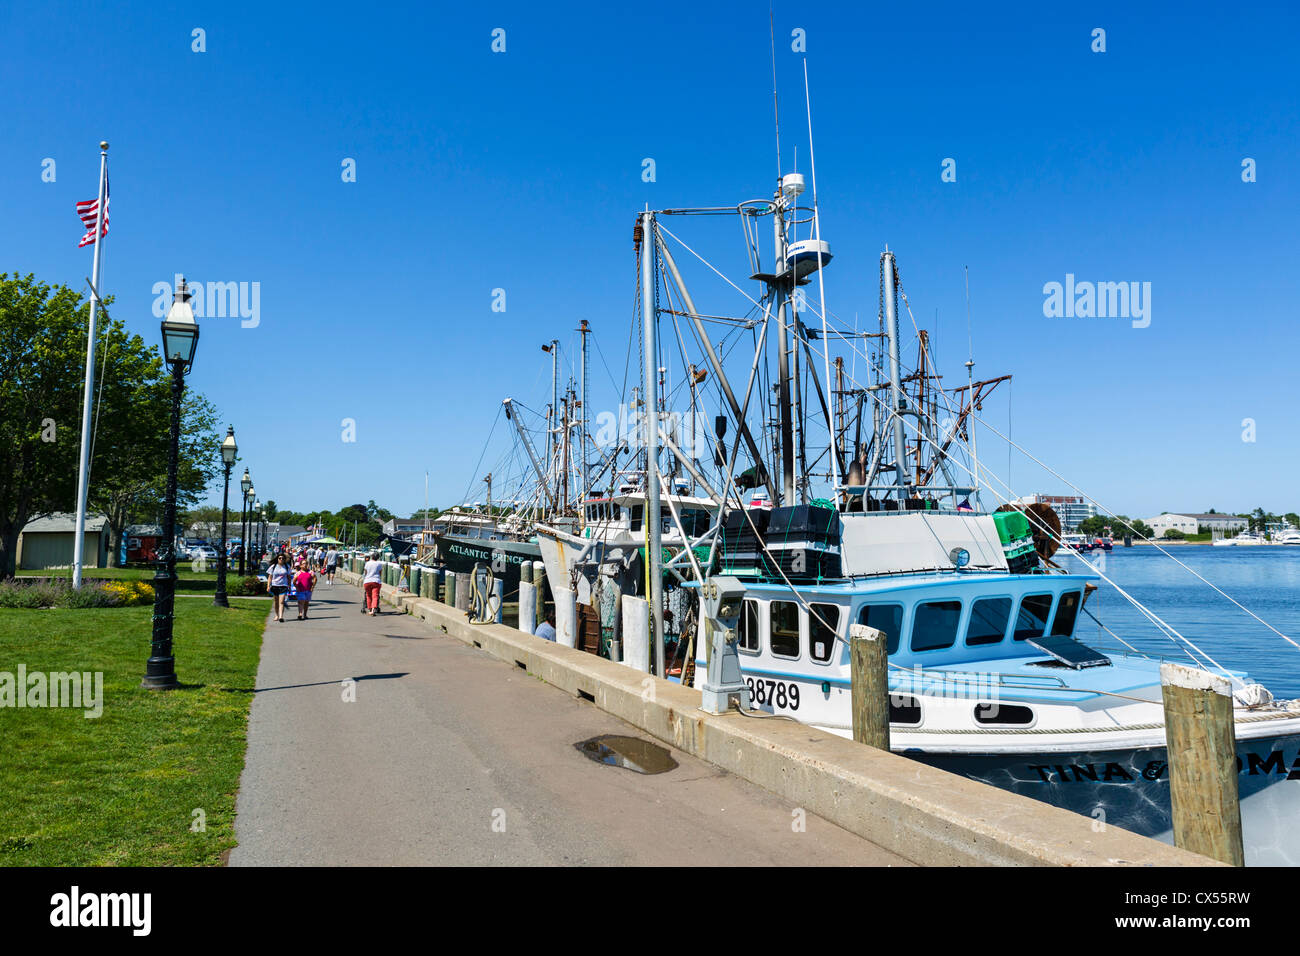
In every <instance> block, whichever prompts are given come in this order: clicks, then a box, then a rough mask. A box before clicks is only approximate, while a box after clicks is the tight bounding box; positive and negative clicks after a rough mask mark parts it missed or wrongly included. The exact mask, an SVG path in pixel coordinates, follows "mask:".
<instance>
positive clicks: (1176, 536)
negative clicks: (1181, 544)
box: [1165, 528, 1187, 541]
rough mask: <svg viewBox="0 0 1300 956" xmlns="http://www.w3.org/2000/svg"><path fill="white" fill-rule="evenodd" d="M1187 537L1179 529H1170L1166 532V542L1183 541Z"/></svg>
mask: <svg viewBox="0 0 1300 956" xmlns="http://www.w3.org/2000/svg"><path fill="white" fill-rule="evenodd" d="M1186 537H1187V535H1185V534H1183V533H1182V532H1181V531H1179V530H1178V529H1177V528H1168V529H1166V530H1165V540H1167V541H1182V540H1183V539H1184V538H1186Z"/></svg>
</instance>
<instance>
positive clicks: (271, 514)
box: [266, 499, 280, 521]
mask: <svg viewBox="0 0 1300 956" xmlns="http://www.w3.org/2000/svg"><path fill="white" fill-rule="evenodd" d="M279 513H280V511H279V509H277V508H276V506H275V499H271V500H269V501H267V503H266V520H267V521H275V520H276V515H278V514H279Z"/></svg>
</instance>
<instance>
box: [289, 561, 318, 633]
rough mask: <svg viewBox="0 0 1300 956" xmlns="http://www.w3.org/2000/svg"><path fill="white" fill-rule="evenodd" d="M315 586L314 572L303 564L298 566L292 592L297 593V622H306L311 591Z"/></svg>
mask: <svg viewBox="0 0 1300 956" xmlns="http://www.w3.org/2000/svg"><path fill="white" fill-rule="evenodd" d="M315 584H316V572H315V571H313V570H312V569H311V568H309V567H307V565H306V564H305V563H303V564H299V565H298V573H297V574H295V575H294V576H293V585H294V590H295V591H297V592H298V620H300V621H305V620H307V607H308V605H310V604H311V589H312V588H313V587H314V586H315Z"/></svg>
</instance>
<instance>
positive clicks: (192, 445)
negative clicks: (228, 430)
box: [90, 323, 221, 567]
mask: <svg viewBox="0 0 1300 956" xmlns="http://www.w3.org/2000/svg"><path fill="white" fill-rule="evenodd" d="M103 347H104V348H106V349H107V352H108V361H107V363H106V365H105V371H104V376H103V382H104V388H103V390H102V392H101V393H100V407H99V409H98V411H97V416H98V418H99V421H100V428H99V431H98V434H97V435H96V438H95V446H94V457H93V458H92V461H91V479H92V480H91V484H90V492H91V494H90V497H91V501H92V504H93V505H94V506H95V508H96V509H97V510H99V511H102V512H103V513H104V515H105V516H106V517H107V518H108V526H109V530H110V534H111V545H110V547H109V552H108V555H109V557H108V561H109V566H110V567H112V566H115V565H116V564H117V558H118V553H119V551H120V549H121V542H122V535H123V534H124V532H125V530H126V526H127V525H128V524H130V523H131V517H132V515H133V514H138V513H139V512H140V511H144V512H146V513H153V514H159V513H161V512H162V510H163V505H164V503H165V502H164V499H165V496H166V493H167V456H168V454H169V453H170V446H169V438H170V429H171V401H172V400H171V381H170V375H168V374H167V373H166V372H164V371H163V367H162V362H161V360H160V359H159V358H158V355H157V352H156V351H155V350H154V349H153V348H148V349H146V348H145V345H144V342H143V341H142V340H141V339H140V338H139V336H133V337H132V338H131V339H130V340H129V341H128V340H126V338H125V334H124V332H123V330H122V328H121V325H120V323H113V324H112V327H111V328H110V329H107V330H106V333H105V337H104V346H103ZM147 376H148V377H152V380H149V379H148V378H146V377H147ZM109 420H112V421H113V422H115V423H116V425H115V426H114V427H112V428H106V427H105V422H107V421H109ZM216 421H217V419H216V409H214V408H213V407H212V404H211V403H210V402H209V401H208V400H207V399H206V398H204V397H203V396H202V395H200V394H198V393H196V392H191V391H188V390H187V391H186V392H185V395H184V397H183V398H182V400H181V430H180V441H179V443H178V454H177V468H176V503H177V506H178V507H179V508H182V509H183V508H185V507H187V506H189V505H192V504H193V503H194V502H195V501H197V500H198V499H199V497H200V496H202V495H203V493H204V492H205V491H206V490H207V488H208V485H209V484H210V483H211V482H212V479H213V478H214V477H216V475H217V474H218V473H219V472H220V470H221V466H220V453H221V445H220V441H221V440H220V437H219V436H218V434H217V429H216ZM214 510H215V511H216V512H217V516H216V521H217V527H218V528H219V527H220V520H221V519H220V509H214ZM181 527H182V528H183V527H184V525H181ZM217 534H219V531H217V532H213V533H212V534H208V535H206V537H215V536H216V535H217Z"/></svg>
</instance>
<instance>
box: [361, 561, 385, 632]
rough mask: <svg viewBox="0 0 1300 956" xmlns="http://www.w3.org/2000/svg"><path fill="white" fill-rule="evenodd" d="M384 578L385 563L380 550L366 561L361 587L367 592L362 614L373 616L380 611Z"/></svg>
mask: <svg viewBox="0 0 1300 956" xmlns="http://www.w3.org/2000/svg"><path fill="white" fill-rule="evenodd" d="M383 580H384V563H383V562H382V561H380V560H379V554H378V552H371V554H370V559H369V560H368V561H366V567H365V573H364V574H363V575H362V577H361V588H362V590H364V591H365V592H366V603H365V606H364V607H363V608H362V609H361V613H362V614H369V615H371V616H372V617H373V616H374V615H376V614H378V613H379V587H380V585H381V584H382V583H383Z"/></svg>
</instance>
